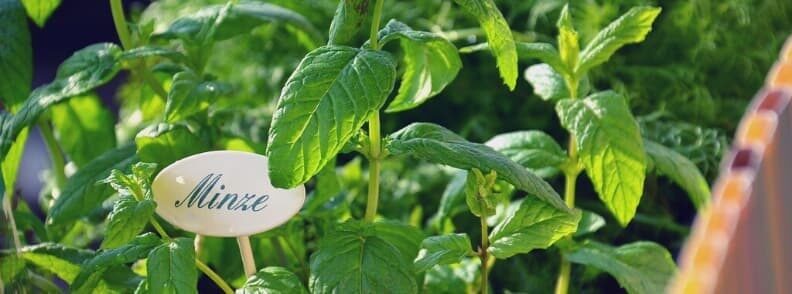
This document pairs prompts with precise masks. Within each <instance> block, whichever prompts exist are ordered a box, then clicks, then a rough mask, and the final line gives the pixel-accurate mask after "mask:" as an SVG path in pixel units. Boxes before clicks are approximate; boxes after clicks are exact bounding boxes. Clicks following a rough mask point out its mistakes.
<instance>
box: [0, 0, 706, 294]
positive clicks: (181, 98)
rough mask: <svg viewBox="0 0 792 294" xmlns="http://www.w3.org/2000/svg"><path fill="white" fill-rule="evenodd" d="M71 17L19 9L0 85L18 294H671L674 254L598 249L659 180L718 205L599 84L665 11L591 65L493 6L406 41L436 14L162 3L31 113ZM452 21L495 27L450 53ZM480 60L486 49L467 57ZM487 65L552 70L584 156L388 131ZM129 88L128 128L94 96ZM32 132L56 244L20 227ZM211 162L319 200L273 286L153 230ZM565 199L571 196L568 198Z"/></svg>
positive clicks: (412, 126)
mask: <svg viewBox="0 0 792 294" xmlns="http://www.w3.org/2000/svg"><path fill="white" fill-rule="evenodd" d="M59 2H60V1H22V2H21V3H20V2H19V1H17V0H0V24H3V26H0V36H7V37H8V39H12V40H16V41H15V42H10V43H9V45H8V46H7V49H6V47H3V49H6V50H0V61H3V62H0V78H3V79H6V80H13V81H16V82H14V83H2V84H0V98H2V102H3V104H4V105H5V106H6V112H4V113H2V114H0V159H2V169H1V171H2V175H3V184H4V186H2V187H3V189H4V190H3V191H2V193H0V194H2V195H3V211H4V215H5V219H8V220H9V222H8V227H9V228H10V229H11V234H10V236H11V239H12V242H13V243H14V246H13V248H12V249H9V250H0V281H2V282H3V284H2V285H0V287H5V288H8V289H11V290H20V291H22V292H25V291H27V290H28V289H30V290H31V291H42V292H62V291H63V289H60V288H59V284H56V283H54V282H53V280H55V278H57V279H59V280H61V281H63V282H65V285H68V288H69V289H68V290H69V291H70V292H76V293H87V292H91V293H92V292H102V293H104V292H112V293H115V292H124V293H127V292H135V293H163V292H167V293H194V292H197V291H198V287H199V286H198V284H199V280H202V281H205V282H207V283H201V287H202V289H201V290H206V289H209V290H207V291H222V292H224V293H232V292H234V291H237V292H239V293H270V292H279V293H280V292H283V293H308V292H310V293H337V292H343V293H345V292H360V293H495V292H500V291H504V290H505V289H504V288H503V287H501V286H499V285H496V284H495V283H494V282H493V280H494V279H495V278H496V276H495V275H493V274H491V272H493V271H497V267H498V266H503V265H506V264H513V263H520V262H522V261H524V259H521V258H523V257H525V256H529V254H530V256H534V255H538V254H547V255H550V256H552V257H553V258H555V260H557V259H558V258H559V257H558V256H556V255H558V254H560V255H561V256H560V261H559V262H557V263H555V262H548V263H546V264H542V265H540V266H537V268H535V269H533V268H532V269H531V271H534V272H536V273H538V272H541V271H547V270H553V271H555V268H554V267H555V266H556V265H557V266H558V275H557V281H556V282H555V283H554V286H555V289H556V293H567V291H568V288H569V287H570V285H571V287H577V283H575V282H574V281H578V280H579V279H577V278H576V276H577V274H573V271H572V269H573V267H572V263H575V264H580V265H585V266H587V267H591V268H595V269H597V270H599V271H603V272H606V273H608V274H610V275H612V276H613V277H614V278H615V279H616V281H618V283H619V284H620V285H621V286H622V287H623V288H625V289H626V290H627V291H628V292H630V293H655V292H661V291H662V290H663V287H664V283H665V282H666V281H667V279H668V278H669V277H670V275H671V274H672V273H673V272H674V271H675V265H674V263H673V260H672V259H671V255H670V254H669V252H668V250H667V249H665V248H663V246H661V245H659V244H658V243H654V242H650V241H638V242H632V243H629V244H619V245H617V246H613V245H609V244H606V243H605V242H603V241H602V240H601V239H599V238H598V237H599V235H598V234H597V233H598V230H600V229H601V228H603V227H604V226H605V225H606V223H607V222H610V220H611V218H612V219H613V220H615V222H616V223H617V224H618V225H619V226H620V227H625V226H627V225H628V224H629V223H630V221H631V220H632V219H633V218H634V217H635V215H636V210H637V208H638V205H639V203H640V201H641V198H642V195H643V194H644V181H645V178H646V174H647V173H649V172H651V171H654V172H655V173H657V174H663V175H666V176H667V177H668V178H670V179H671V180H672V181H673V182H675V183H676V184H677V185H679V186H680V187H682V188H683V189H684V190H685V192H687V194H689V196H690V199H691V201H692V202H693V203H694V205H695V206H696V207H705V206H706V205H707V201H708V198H709V190H708V187H707V182H706V180H705V179H704V177H703V176H702V175H701V173H700V172H699V171H698V169H697V168H696V165H695V164H693V163H692V162H690V161H689V160H688V159H686V158H685V157H684V156H682V155H680V154H678V153H676V152H675V151H673V150H672V149H670V148H667V147H665V146H664V145H661V144H659V143H656V142H653V141H652V140H650V139H647V138H644V136H643V135H642V133H641V130H640V128H639V126H638V124H637V122H636V119H635V118H634V116H633V114H632V112H631V111H630V108H629V106H628V101H627V100H626V98H625V96H626V95H628V94H629V93H619V92H617V91H614V90H600V91H598V90H596V89H595V85H592V83H591V82H590V81H589V78H588V77H589V73H590V72H592V71H596V70H597V68H598V67H599V66H602V65H603V64H605V63H606V62H607V61H608V60H609V59H610V57H611V56H612V55H613V54H615V52H616V51H617V50H618V49H620V48H621V47H623V46H625V45H627V44H633V43H638V42H641V41H643V40H644V38H645V37H646V35H647V34H648V33H649V32H650V30H651V28H652V23H653V22H654V20H655V18H656V17H657V16H658V14H659V13H660V9H659V8H654V7H636V8H633V9H631V10H629V11H628V12H627V13H626V14H624V15H622V16H621V17H619V18H618V19H616V20H615V21H613V22H612V23H611V24H609V25H608V26H606V27H605V28H603V29H602V30H601V31H599V33H597V34H596V35H595V36H594V37H593V38H592V39H591V40H590V41H588V42H586V43H587V44H585V46H582V44H581V41H580V40H579V37H578V32H577V31H576V29H575V26H574V23H575V20H574V19H573V17H572V15H571V12H570V9H569V8H568V7H566V6H565V7H564V8H563V10H562V11H561V14H560V18H559V20H558V22H557V30H558V35H557V37H556V41H557V44H555V45H553V44H549V43H540V42H530V43H529V42H523V41H522V40H525V39H526V36H524V35H522V34H519V33H518V32H513V31H512V29H511V28H510V27H509V22H508V21H507V16H504V14H503V13H502V12H501V11H500V10H499V9H498V7H497V6H496V5H495V2H494V1H493V0H455V1H453V2H452V1H441V2H442V3H441V4H439V5H440V8H441V10H440V11H439V12H438V13H437V15H432V17H433V18H434V20H435V21H436V23H437V25H427V24H426V23H425V22H426V19H423V18H421V17H415V15H411V14H407V13H402V14H403V15H401V16H404V19H402V18H394V19H389V20H388V21H387V22H385V21H384V20H385V19H387V18H386V17H385V16H386V15H389V14H392V13H389V11H390V8H393V10H398V9H404V7H405V5H407V7H408V9H411V8H412V7H411V6H412V5H413V4H414V3H407V4H405V3H398V2H396V1H385V0H373V1H372V0H341V1H338V3H337V5H336V4H335V3H329V4H328V3H324V2H322V1H319V2H321V3H299V4H295V3H292V2H291V1H272V3H265V2H261V1H233V0H232V1H228V2H225V1H222V2H220V1H195V2H194V3H192V2H191V3H181V2H179V1H170V0H163V1H158V2H156V3H154V4H152V5H151V6H149V7H148V8H146V9H145V10H144V11H143V12H142V14H140V15H137V14H135V13H132V14H130V15H128V14H127V13H126V12H125V11H124V9H123V6H122V3H121V1H120V0H110V1H109V3H110V7H111V11H110V12H109V13H110V14H111V15H112V16H113V21H114V24H115V28H116V30H117V34H118V39H119V41H120V44H114V43H100V44H94V45H91V46H88V47H86V48H84V49H81V50H79V51H77V52H75V53H74V54H73V55H72V56H71V57H69V58H68V59H67V60H65V61H64V62H63V63H62V64H61V65H60V67H59V68H58V71H57V74H56V76H55V79H54V80H53V81H52V82H51V83H48V84H45V85H42V86H40V87H38V88H36V89H34V90H32V91H31V90H30V80H31V76H32V61H31V58H32V57H31V55H30V36H29V32H28V29H27V20H26V15H27V17H30V18H31V19H32V20H33V21H34V22H35V23H36V24H38V25H39V26H43V25H44V23H45V22H46V19H47V17H48V15H50V14H51V13H52V11H53V10H54V9H55V8H56V7H57V6H58V4H59ZM432 4H433V3H429V4H427V3H415V5H417V6H418V7H421V9H420V11H426V10H428V8H426V7H430V8H431V7H433V6H431V5H432ZM323 11H329V12H328V15H327V17H326V19H324V18H322V12H323ZM456 11H458V13H452V12H456ZM316 15H319V17H317V16H316ZM396 15H398V14H396ZM455 15H456V16H457V17H456V18H454V16H455ZM330 16H332V19H330ZM426 17H427V18H428V17H430V16H426ZM316 18H320V20H319V21H317V20H316ZM416 19H417V20H416ZM449 19H450V20H449ZM453 20H464V21H469V22H471V23H475V24H476V27H474V28H467V29H463V30H457V31H448V30H450V28H449V26H448V23H453ZM319 24H321V25H322V26H327V33H326V34H325V33H324V32H322V31H323V30H320V29H317V26H318V25H319ZM419 27H421V28H425V29H417V28H419ZM454 36H456V37H454ZM474 37H484V38H486V40H487V43H483V44H479V45H475V46H472V47H466V48H462V49H461V50H460V49H458V48H457V45H456V44H455V43H454V41H457V42H459V41H460V40H462V39H464V40H470V39H471V38H474ZM262 43H263V44H264V45H263V46H257V45H262ZM271 47H277V48H285V49H284V50H281V51H267V48H271ZM483 49H489V51H490V52H491V53H492V56H493V57H494V59H495V62H494V63H495V65H496V67H494V68H493V70H495V69H497V71H498V74H497V75H499V76H500V79H501V80H502V82H503V83H504V84H505V85H506V88H508V89H509V90H515V89H516V87H517V81H518V76H519V73H518V60H519V59H523V60H530V61H534V60H539V61H541V62H542V63H540V64H534V65H531V66H529V67H528V68H527V69H526V70H525V78H526V80H527V81H528V82H529V84H530V85H531V86H532V88H533V91H534V92H535V94H536V95H537V96H539V97H540V98H542V99H543V100H544V101H546V103H552V104H553V106H554V107H555V111H556V114H557V116H558V118H559V121H560V125H561V127H562V128H563V129H564V130H566V131H567V132H568V140H569V143H568V145H567V146H568V147H567V148H562V147H561V144H559V143H558V142H557V141H556V140H555V139H554V138H553V137H552V136H551V135H549V134H548V133H545V132H543V131H541V130H525V131H516V132H510V133H504V134H500V135H497V136H495V137H493V138H492V139H490V140H489V141H487V142H485V143H483V144H481V143H474V142H471V141H469V140H467V139H465V137H464V136H462V135H460V134H457V133H454V132H453V131H451V130H449V129H448V128H445V127H443V126H441V125H438V124H434V123H427V122H410V123H409V124H407V125H406V126H404V127H402V128H397V127H396V126H394V125H393V124H387V122H388V120H387V119H388V118H389V117H400V116H402V113H403V112H406V111H409V110H414V109H417V108H420V107H421V106H423V105H424V104H427V103H430V100H431V99H433V98H435V97H438V96H439V95H440V94H441V93H443V91H444V90H446V89H447V88H448V87H450V86H451V85H452V83H454V81H455V79H457V77H458V76H460V75H461V74H463V73H465V72H464V71H465V69H463V58H462V56H461V55H460V52H463V53H467V52H472V51H477V50H483ZM283 51H287V52H285V53H284V52H283ZM229 56H231V57H229ZM237 59H238V60H237ZM260 59H264V60H266V61H262V60H260ZM7 60H8V61H13V62H5V61H7ZM218 60H221V61H220V62H218ZM251 64H253V65H251ZM464 66H468V65H467V64H465V65H464ZM474 70H475V69H474ZM121 71H126V72H127V73H128V78H127V80H126V81H125V82H124V84H123V85H122V86H121V88H120V90H119V93H118V96H119V97H120V98H121V101H119V102H120V108H121V109H120V111H119V120H118V122H116V121H114V115H113V114H112V113H111V112H110V110H108V109H107V108H106V107H104V106H103V105H102V103H101V101H102V100H101V99H100V97H99V96H98V94H96V93H95V90H96V89H97V88H99V87H101V86H103V85H105V84H107V83H108V82H110V81H111V80H113V79H114V78H115V77H116V76H117V75H118V73H119V72H121ZM288 72H291V74H290V75H288V76H286V75H284V73H288ZM474 74H477V73H474ZM493 76H496V75H495V74H493ZM397 83H398V88H397V87H396V84H397ZM491 86H493V85H481V87H491ZM269 98H274V100H273V101H272V103H270V100H269ZM462 119H464V118H462ZM33 127H37V128H38V129H39V130H40V132H41V133H42V137H43V138H44V141H45V145H46V147H47V149H48V152H49V154H50V156H51V163H52V168H51V170H50V173H51V175H50V177H48V178H47V179H48V184H49V186H50V187H49V189H48V190H46V191H44V192H43V193H42V197H41V198H42V200H41V202H42V207H43V210H44V211H45V213H46V220H45V221H44V222H42V221H41V220H39V219H38V218H37V217H36V216H35V215H33V213H32V212H31V209H30V208H28V207H27V206H26V205H25V204H24V202H20V204H17V205H16V207H14V205H13V198H14V197H15V193H14V182H15V180H16V179H15V178H16V176H17V171H18V167H19V164H20V160H21V155H22V152H23V149H24V144H25V140H26V137H27V134H28V132H29V130H30V129H31V128H33ZM210 150H241V151H247V152H255V153H260V154H265V155H266V156H268V158H269V159H268V160H269V174H270V180H271V182H272V184H273V185H275V186H276V187H279V188H293V187H297V186H300V185H305V186H306V187H307V188H308V190H309V191H310V192H309V197H308V199H307V202H306V203H305V205H304V208H303V209H302V211H301V212H300V213H299V214H298V215H297V216H295V217H294V218H293V219H292V220H290V221H289V222H288V223H286V224H284V225H282V226H281V227H279V228H276V229H273V230H271V231H267V232H264V233H261V234H257V235H254V236H251V237H250V238H251V242H252V244H253V246H252V247H253V248H254V252H255V255H256V256H255V258H256V259H258V260H259V262H258V263H257V264H265V266H264V267H263V268H261V269H258V271H257V272H256V273H255V274H254V275H252V276H247V275H246V274H245V273H244V271H243V268H242V267H243V265H242V263H241V260H240V257H239V252H238V251H237V249H236V248H237V247H236V246H237V245H236V243H235V241H234V240H233V239H230V238H215V237H210V236H200V235H194V234H192V233H188V232H184V231H181V230H179V229H177V228H175V227H172V226H170V225H169V224H168V223H166V222H163V221H161V220H160V219H159V218H158V216H157V215H156V214H155V209H156V207H157V205H158V203H156V201H155V200H154V197H153V195H152V193H153V192H152V190H151V180H152V178H153V177H154V176H155V175H157V173H158V172H159V171H160V170H161V169H162V168H164V167H166V166H168V165H169V164H171V163H173V162H175V161H177V160H179V159H182V158H185V157H187V156H190V155H193V154H197V153H201V152H205V151H210ZM427 163H428V164H427ZM583 172H585V174H586V175H587V178H588V180H589V181H590V182H591V184H592V186H593V188H594V191H595V193H596V194H597V196H598V197H599V199H600V201H601V204H602V205H603V206H604V208H603V211H607V212H610V215H604V214H603V215H604V216H603V215H600V214H602V213H600V214H598V213H595V212H594V211H590V210H584V209H581V208H579V207H576V198H577V199H581V198H585V197H587V196H589V195H579V194H581V193H579V192H578V191H577V189H576V188H577V186H578V182H579V179H578V178H579V176H580V175H581V174H582V173H583ZM560 176H563V181H564V185H563V186H564V190H563V195H564V196H563V197H561V196H560V195H559V193H558V192H556V188H555V187H554V186H553V185H551V183H555V180H556V178H560ZM431 187H440V189H444V191H443V193H442V195H441V194H440V193H436V192H437V191H435V190H433V189H431ZM425 195H428V196H425ZM591 196H593V195H591ZM418 197H425V198H431V199H430V200H426V199H417V198H418ZM592 198H593V197H592ZM435 207H436V209H435ZM424 210H426V211H424ZM393 211H397V213H393ZM467 213H470V214H467ZM430 215H431V217H428V216H430ZM460 218H461V219H464V220H465V221H468V222H470V223H472V225H471V226H472V227H466V226H465V225H464V224H460V222H459V219H460ZM23 232H31V234H22V233H23ZM31 236H32V237H31ZM26 244H34V245H26ZM474 244H475V245H474ZM539 252H541V253H539ZM261 261H264V262H263V263H262V262H261ZM254 263H255V262H254ZM534 272H531V273H527V274H528V275H533V274H534ZM209 282H210V283H209ZM544 282H545V283H548V281H544ZM549 283H552V282H549ZM209 284H211V285H209ZM235 289H236V290H235Z"/></svg>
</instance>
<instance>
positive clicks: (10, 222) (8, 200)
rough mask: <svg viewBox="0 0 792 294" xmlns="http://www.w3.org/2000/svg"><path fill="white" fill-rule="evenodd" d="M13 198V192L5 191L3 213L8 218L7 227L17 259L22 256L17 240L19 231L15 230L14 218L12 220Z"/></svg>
mask: <svg viewBox="0 0 792 294" xmlns="http://www.w3.org/2000/svg"><path fill="white" fill-rule="evenodd" d="M13 196H14V192H13V191H10V192H9V191H6V193H5V196H4V197H3V213H5V215H6V217H7V218H8V225H9V226H10V227H11V237H12V240H14V251H15V252H16V254H17V257H19V255H20V254H22V251H21V250H22V241H20V240H19V230H18V229H17V225H16V218H14V209H13V208H12V207H11V205H12V201H11V197H13Z"/></svg>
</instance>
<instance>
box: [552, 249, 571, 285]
mask: <svg viewBox="0 0 792 294" xmlns="http://www.w3.org/2000/svg"><path fill="white" fill-rule="evenodd" d="M561 259H562V260H561V270H560V271H559V273H558V280H556V288H555V293H556V294H567V292H568V290H569V277H570V273H571V271H572V265H571V264H570V263H569V261H566V260H564V257H563V256H562V257H561Z"/></svg>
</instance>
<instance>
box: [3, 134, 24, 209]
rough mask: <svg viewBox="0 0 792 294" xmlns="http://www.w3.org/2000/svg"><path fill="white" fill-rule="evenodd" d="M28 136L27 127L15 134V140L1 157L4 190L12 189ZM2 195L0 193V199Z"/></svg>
mask: <svg viewBox="0 0 792 294" xmlns="http://www.w3.org/2000/svg"><path fill="white" fill-rule="evenodd" d="M27 138H28V128H23V129H22V131H21V132H20V133H19V136H17V139H16V141H14V143H13V144H11V148H10V149H9V150H8V154H6V157H5V158H4V159H3V162H2V164H1V165H0V167H2V172H3V178H2V179H3V183H4V185H5V189H6V191H14V187H15V186H16V179H17V175H18V172H19V164H20V162H21V161H22V155H23V154H24V152H25V144H27ZM2 197H3V196H2V195H0V199H3V198H2Z"/></svg>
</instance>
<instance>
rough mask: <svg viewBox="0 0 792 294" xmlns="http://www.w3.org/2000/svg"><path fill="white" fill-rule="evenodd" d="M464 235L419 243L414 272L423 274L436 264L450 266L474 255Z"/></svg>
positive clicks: (431, 239) (443, 236)
mask: <svg viewBox="0 0 792 294" xmlns="http://www.w3.org/2000/svg"><path fill="white" fill-rule="evenodd" d="M470 244H471V243H470V238H468V236H467V235H466V234H451V235H442V236H431V237H429V238H426V239H424V240H423V242H421V251H419V252H418V257H417V258H416V259H415V271H416V272H423V271H426V270H428V269H430V268H432V267H433V266H435V265H438V264H451V263H458V262H460V261H462V259H463V258H465V257H467V256H472V255H475V254H476V253H475V252H474V251H473V248H472V247H471V245H470Z"/></svg>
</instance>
